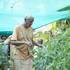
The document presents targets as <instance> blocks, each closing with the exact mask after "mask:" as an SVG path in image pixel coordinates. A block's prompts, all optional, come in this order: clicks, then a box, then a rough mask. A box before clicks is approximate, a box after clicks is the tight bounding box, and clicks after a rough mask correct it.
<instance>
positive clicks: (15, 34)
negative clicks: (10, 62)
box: [11, 27, 18, 40]
mask: <svg viewBox="0 0 70 70" xmlns="http://www.w3.org/2000/svg"><path fill="white" fill-rule="evenodd" d="M17 36H18V27H15V29H14V31H13V34H12V37H11V40H17Z"/></svg>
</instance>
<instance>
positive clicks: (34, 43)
mask: <svg viewBox="0 0 70 70" xmlns="http://www.w3.org/2000/svg"><path fill="white" fill-rule="evenodd" d="M32 43H33V45H36V46H38V47H43V45H42V44H41V43H38V42H35V41H33V40H32Z"/></svg>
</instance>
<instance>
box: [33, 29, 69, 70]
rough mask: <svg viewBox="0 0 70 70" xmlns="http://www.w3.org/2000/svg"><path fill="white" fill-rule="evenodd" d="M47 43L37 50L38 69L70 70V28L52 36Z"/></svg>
mask: <svg viewBox="0 0 70 70" xmlns="http://www.w3.org/2000/svg"><path fill="white" fill-rule="evenodd" d="M46 45H47V47H43V48H37V49H36V50H35V55H36V57H35V58H34V67H35V68H36V70H70V29H67V30H66V31H65V32H62V33H61V34H59V35H57V36H56V37H51V38H50V39H49V41H48V42H47V43H46Z"/></svg>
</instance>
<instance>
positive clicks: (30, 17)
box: [25, 16, 34, 21]
mask: <svg viewBox="0 0 70 70" xmlns="http://www.w3.org/2000/svg"><path fill="white" fill-rule="evenodd" d="M25 20H30V21H33V20H34V17H32V16H29V17H28V16H26V17H25Z"/></svg>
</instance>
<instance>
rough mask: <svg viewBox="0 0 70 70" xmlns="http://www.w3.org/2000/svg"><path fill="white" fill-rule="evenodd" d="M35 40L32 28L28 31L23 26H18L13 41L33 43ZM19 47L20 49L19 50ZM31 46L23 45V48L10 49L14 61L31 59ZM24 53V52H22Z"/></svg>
mask: <svg viewBox="0 0 70 70" xmlns="http://www.w3.org/2000/svg"><path fill="white" fill-rule="evenodd" d="M32 38H33V30H32V28H31V27H30V28H28V29H26V28H25V27H24V26H23V25H20V26H17V27H16V28H15V30H14V32H13V35H12V38H11V40H18V41H30V42H32ZM17 47H18V48H19V49H17ZM29 48H30V46H28V45H26V44H23V45H21V46H14V45H12V46H11V47H10V49H11V57H13V58H14V59H28V58H30V57H31V55H30V53H29V50H28V49H29ZM21 51H22V52H21Z"/></svg>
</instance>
